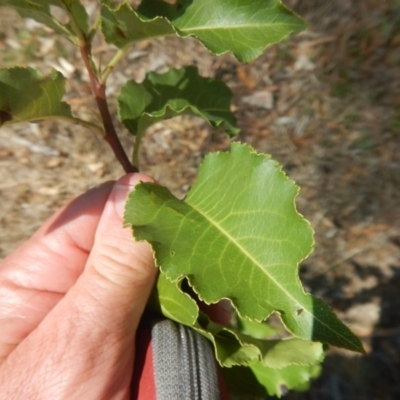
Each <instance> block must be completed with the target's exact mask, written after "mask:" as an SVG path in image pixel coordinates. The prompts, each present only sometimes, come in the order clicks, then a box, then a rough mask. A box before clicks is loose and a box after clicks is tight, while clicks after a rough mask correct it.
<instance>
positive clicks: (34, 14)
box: [0, 0, 88, 41]
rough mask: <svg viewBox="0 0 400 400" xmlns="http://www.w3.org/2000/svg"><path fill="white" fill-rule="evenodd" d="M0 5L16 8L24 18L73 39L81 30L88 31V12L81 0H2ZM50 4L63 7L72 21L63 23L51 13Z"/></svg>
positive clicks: (84, 32)
mask: <svg viewBox="0 0 400 400" xmlns="http://www.w3.org/2000/svg"><path fill="white" fill-rule="evenodd" d="M0 6H8V7H11V8H13V9H14V10H16V11H17V12H18V13H19V14H20V15H21V17H22V18H32V19H34V20H35V21H37V22H40V23H42V24H44V25H46V26H48V27H49V28H51V29H53V30H54V31H55V32H56V33H58V34H59V35H62V36H64V37H66V38H68V39H70V40H72V41H74V39H73V38H74V37H77V36H78V37H79V32H82V33H83V34H86V33H87V32H88V25H87V18H88V16H87V13H86V10H85V8H84V7H83V6H82V4H81V3H80V1H79V0H49V1H41V0H0ZM50 6H56V7H59V8H62V9H63V10H64V11H66V12H67V14H68V15H69V17H70V22H69V23H67V24H63V23H62V22H61V21H59V20H58V19H57V18H55V17H54V16H53V15H52V14H51V10H50Z"/></svg>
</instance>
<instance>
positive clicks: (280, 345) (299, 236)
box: [0, 0, 362, 398]
mask: <svg viewBox="0 0 400 400" xmlns="http://www.w3.org/2000/svg"><path fill="white" fill-rule="evenodd" d="M0 6H8V7H12V8H13V9H15V10H16V11H17V12H18V13H19V14H20V15H21V16H22V17H23V18H33V19H34V20H36V21H37V22H40V23H42V24H44V25H46V26H47V27H48V28H50V29H52V30H53V31H54V32H55V33H56V34H58V35H61V36H62V37H64V38H66V39H68V40H69V41H71V42H72V43H73V44H75V45H76V46H77V47H78V48H79V50H80V52H81V55H82V60H83V63H84V65H85V67H86V69H87V71H88V74H89V78H90V85H91V89H92V92H93V95H94V97H95V99H96V103H97V106H98V111H99V117H100V118H99V119H101V121H102V126H99V125H96V124H94V123H92V122H91V121H86V120H81V119H79V118H77V117H74V116H73V115H72V113H71V110H70V107H69V105H68V104H67V103H66V102H64V101H63V100H62V98H63V96H64V93H65V78H64V77H63V76H62V74H61V73H60V72H58V71H55V70H53V71H52V72H51V73H50V74H48V75H44V74H42V73H41V72H40V71H37V70H36V69H33V68H30V67H14V68H9V69H6V68H0V127H1V126H2V125H8V124H13V123H16V122H35V121H39V120H42V119H48V118H59V119H63V120H69V121H71V122H74V123H78V124H81V125H83V126H86V127H88V128H90V129H92V130H94V131H96V132H98V133H100V134H101V135H102V136H103V137H104V138H105V140H106V141H107V142H108V143H109V144H110V146H111V148H112V149H113V151H114V153H115V155H116V157H117V159H118V160H119V161H120V163H121V165H122V166H123V167H124V169H125V171H126V172H132V171H135V170H138V167H139V160H138V154H139V147H140V144H141V138H142V137H143V136H144V135H145V134H146V131H147V129H148V127H149V126H151V125H152V124H154V123H156V122H160V121H163V120H165V119H168V118H172V117H175V116H177V115H182V114H189V115H195V116H197V117H201V118H203V119H204V120H206V121H207V122H208V123H209V124H210V125H211V126H212V127H219V128H221V129H223V130H225V131H226V132H227V134H228V135H230V136H234V135H236V134H237V133H238V132H239V130H238V129H237V127H236V119H235V117H234V115H233V114H232V112H231V110H230V100H231V97H232V93H231V91H230V89H229V88H228V87H227V86H226V85H225V84H224V83H222V82H219V81H216V80H214V79H211V78H204V77H201V76H200V75H199V73H198V71H197V69H196V68H195V67H192V66H187V67H184V68H179V69H170V70H169V71H167V72H165V73H162V74H157V73H155V72H150V73H148V74H147V76H146V78H145V80H144V81H143V82H141V83H138V82H136V81H134V80H129V81H127V82H126V83H125V84H124V85H123V86H122V88H121V90H120V93H119V96H118V101H117V103H118V104H117V105H118V115H119V119H120V120H121V122H122V123H123V124H124V126H125V127H126V128H127V129H128V131H129V132H130V133H131V134H132V135H133V137H135V150H134V159H133V162H132V163H131V162H130V161H129V159H128V158H127V156H126V153H125V152H124V149H123V148H122V145H121V143H120V141H119V139H118V136H117V134H116V131H115V128H114V124H113V119H112V117H111V113H110V110H109V108H108V102H107V94H106V82H107V78H108V76H109V75H110V74H111V73H112V71H113V69H114V67H115V66H116V65H117V63H118V62H119V61H120V60H121V59H122V57H123V56H124V55H125V54H126V52H127V51H128V50H129V49H130V48H131V46H134V45H135V44H136V43H138V42H140V41H142V40H150V39H155V38H160V37H165V36H170V35H174V36H178V37H180V38H186V37H192V38H195V39H197V40H199V41H200V42H201V43H202V44H203V45H204V46H205V47H206V48H207V49H208V50H210V51H211V52H212V53H214V54H216V55H220V54H223V53H226V52H231V53H232V54H233V55H234V56H235V57H236V58H237V59H238V60H240V61H245V62H248V61H251V60H254V59H255V58H257V57H258V56H259V55H261V54H262V52H263V51H264V50H265V48H266V47H267V46H269V45H270V44H272V43H276V42H279V41H280V40H282V39H283V38H284V37H286V36H287V35H289V34H291V33H295V32H299V31H301V30H303V29H304V28H305V24H304V22H303V21H302V19H301V18H299V17H298V16H297V15H295V14H294V13H293V12H292V11H290V10H289V9H287V8H286V7H285V6H284V5H283V4H282V3H281V1H280V0H177V1H176V2H174V3H173V4H171V3H170V2H165V1H162V0H142V2H141V4H140V5H139V6H138V7H137V8H134V7H132V6H131V5H130V3H129V2H128V1H111V0H100V1H99V13H98V16H97V19H96V20H95V21H94V22H93V23H92V22H91V18H89V16H88V13H87V11H86V10H85V7H84V6H83V5H82V3H81V2H80V1H79V0H50V1H41V0H12V1H11V0H0ZM55 9H56V10H57V12H54V10H55ZM61 14H63V15H61ZM99 32H101V33H102V35H103V36H104V38H105V40H106V41H107V43H109V44H110V45H114V46H116V48H117V50H116V52H115V55H114V56H113V57H112V58H111V59H110V60H109V62H108V63H106V65H105V66H103V68H100V66H98V65H95V62H94V61H93V58H92V55H91V43H92V40H93V37H94V36H95V35H96V34H98V33H99ZM26 88H29V90H26ZM298 190H299V189H298V187H297V186H296V185H295V184H294V182H293V181H292V180H290V179H289V178H288V177H287V176H286V175H285V174H284V173H283V172H282V170H281V167H280V166H279V164H278V163H277V162H275V161H273V160H272V159H271V157H270V156H268V155H265V154H257V153H256V152H255V151H254V150H253V149H251V148H250V147H249V146H247V145H243V144H240V143H237V142H234V143H232V146H231V150H230V152H222V153H214V154H210V155H208V156H207V157H206V158H205V160H204V162H203V164H202V166H201V168H200V170H199V175H198V178H197V180H196V182H195V184H194V185H193V187H192V189H191V190H190V191H189V193H188V195H187V196H186V198H185V199H184V200H178V199H177V198H175V197H174V196H173V195H172V194H171V193H170V192H169V190H168V189H167V188H165V187H162V186H159V185H156V184H152V183H141V184H140V185H138V186H137V187H136V189H135V190H134V191H133V192H132V193H131V194H130V197H129V200H128V203H127V207H126V213H125V223H126V224H128V225H130V226H131V227H132V228H133V234H134V236H135V238H136V239H137V240H146V241H148V242H149V243H150V244H151V246H152V248H153V250H154V256H155V262H156V264H157V266H158V267H159V268H160V275H159V279H158V282H157V285H156V288H155V291H154V296H153V300H154V301H153V302H152V304H153V307H155V308H156V309H157V310H159V312H161V313H162V314H164V316H166V317H167V318H171V319H173V320H175V321H177V322H179V323H181V324H185V325H187V326H190V327H192V328H193V329H195V330H197V331H198V332H199V333H200V334H202V335H204V336H205V337H207V338H208V339H209V340H210V341H211V342H212V344H213V346H214V348H215V355H216V359H217V360H218V362H219V363H220V365H221V366H223V367H226V368H224V375H225V376H226V378H227V380H228V386H229V387H230V388H231V390H232V391H234V392H235V393H236V394H237V395H241V394H243V395H244V396H245V398H249V397H250V396H251V395H255V396H265V394H267V393H268V394H270V395H276V396H281V395H282V394H284V392H285V390H286V389H298V390H303V389H306V388H307V385H308V382H309V380H310V379H311V378H313V377H315V376H317V375H318V373H319V371H320V363H321V361H322V359H323V356H324V347H325V346H326V345H333V346H338V347H343V348H346V349H350V350H355V351H362V345H361V343H360V341H359V339H357V338H356V337H355V336H354V334H353V333H352V332H351V331H350V330H349V329H348V328H347V327H346V326H345V325H344V324H343V323H341V322H340V321H339V319H338V318H337V317H336V316H335V314H334V313H333V312H332V311H331V310H330V309H329V307H328V306H327V305H325V303H324V302H323V301H322V300H320V299H318V298H316V297H314V296H312V295H311V294H308V293H305V292H304V289H303V287H302V285H301V282H300V280H299V277H298V265H299V263H300V262H301V261H302V260H303V259H304V258H306V257H307V256H308V255H309V253H310V252H311V251H312V248H313V231H312V229H311V227H310V225H309V223H308V222H307V221H306V220H305V219H304V218H303V217H302V216H301V215H300V214H299V213H298V212H297V211H296V207H295V198H296V196H297V194H298ZM188 285H189V286H190V288H191V289H190V290H188V289H187V287H188ZM221 299H229V301H230V302H231V303H232V305H233V308H234V310H235V315H234V316H233V318H232V321H231V323H230V324H229V325H227V326H222V325H220V324H218V323H216V322H214V321H212V320H211V319H210V318H209V317H208V316H207V315H206V314H205V313H204V312H202V311H200V308H199V305H198V304H199V302H204V303H207V304H211V303H217V302H219V301H220V300H221ZM273 313H276V314H278V315H279V316H280V318H281V320H282V322H283V325H284V327H282V328H272V327H271V326H270V325H269V317H270V316H271V314H273Z"/></svg>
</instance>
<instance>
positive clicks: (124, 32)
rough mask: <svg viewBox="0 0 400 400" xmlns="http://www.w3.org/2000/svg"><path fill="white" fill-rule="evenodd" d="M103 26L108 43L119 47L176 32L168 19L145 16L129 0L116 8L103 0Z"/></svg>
mask: <svg viewBox="0 0 400 400" xmlns="http://www.w3.org/2000/svg"><path fill="white" fill-rule="evenodd" d="M164 4H165V3H164ZM101 27H102V31H103V34H104V37H105V38H106V41H107V43H111V44H114V45H115V46H117V47H119V48H123V47H126V46H128V45H130V44H133V43H136V42H138V41H140V40H144V39H151V38H155V37H159V36H167V35H171V34H175V30H174V28H173V27H172V25H171V24H170V22H169V21H168V20H167V19H165V18H164V17H158V16H155V17H154V18H151V19H149V18H146V17H143V16H141V15H140V14H138V13H137V12H136V11H135V10H134V9H133V8H132V7H131V6H130V4H129V3H128V2H124V3H122V4H120V6H119V7H118V8H116V9H114V8H112V7H110V6H109V5H107V4H104V2H103V4H102V6H101Z"/></svg>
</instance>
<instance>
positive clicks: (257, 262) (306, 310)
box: [186, 202, 352, 345]
mask: <svg viewBox="0 0 400 400" xmlns="http://www.w3.org/2000/svg"><path fill="white" fill-rule="evenodd" d="M186 204H189V205H190V206H191V207H192V208H193V210H194V211H196V212H197V213H199V214H200V215H201V216H202V217H203V218H204V219H206V220H207V221H208V222H209V223H210V224H212V225H213V226H215V227H216V228H217V229H218V230H219V231H220V232H221V233H222V234H223V235H224V236H225V237H226V238H227V239H228V240H230V241H231V242H232V243H233V244H234V245H235V246H236V247H237V248H238V249H239V251H241V252H242V253H243V254H244V255H245V256H247V257H248V258H249V259H250V260H251V261H252V262H253V263H254V264H255V265H256V266H257V267H259V268H260V269H261V270H262V271H263V272H264V274H265V275H266V276H267V277H268V278H269V279H271V281H272V282H273V283H274V284H275V285H276V286H277V287H278V288H280V289H281V290H282V292H283V293H285V294H286V295H287V296H288V298H290V299H292V300H293V301H294V302H295V303H296V304H298V305H299V306H300V307H301V308H302V309H303V310H304V311H305V312H306V313H307V314H308V315H310V316H311V318H312V319H315V320H316V321H318V322H320V323H321V324H322V325H323V326H324V327H326V328H327V329H328V330H329V331H331V332H333V333H335V334H336V331H335V330H334V329H332V328H331V327H330V326H329V325H327V324H326V323H325V322H324V321H323V320H320V319H318V318H317V317H315V316H314V315H313V314H312V312H311V311H309V310H308V308H307V306H305V305H303V304H301V303H299V302H298V300H297V299H296V298H294V297H293V296H292V295H291V294H290V293H289V292H288V291H287V290H285V289H284V288H283V287H282V285H280V284H279V283H278V282H277V281H276V280H275V279H274V278H273V276H271V275H270V274H269V273H268V271H266V270H265V269H263V268H262V264H260V262H259V261H258V260H257V259H255V258H254V257H253V256H252V255H251V254H250V253H249V252H248V251H247V250H246V249H245V248H244V247H243V246H241V245H240V243H238V242H237V240H236V239H235V238H234V237H233V236H231V235H230V233H229V232H227V231H226V230H225V229H224V228H223V227H222V226H221V225H219V223H218V222H217V221H215V220H214V219H212V218H211V217H209V216H208V215H207V214H205V213H204V212H202V211H201V210H200V209H198V208H196V206H195V205H193V204H190V203H187V202H186ZM305 295H306V294H305ZM345 340H346V341H347V342H348V343H350V345H351V344H352V343H351V342H350V341H348V340H347V339H346V338H345Z"/></svg>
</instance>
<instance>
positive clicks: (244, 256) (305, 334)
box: [125, 143, 362, 351]
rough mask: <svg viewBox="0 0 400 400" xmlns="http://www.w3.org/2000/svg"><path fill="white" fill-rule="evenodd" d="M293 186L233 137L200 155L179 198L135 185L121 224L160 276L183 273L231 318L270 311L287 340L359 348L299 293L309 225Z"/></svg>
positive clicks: (323, 308)
mask: <svg viewBox="0 0 400 400" xmlns="http://www.w3.org/2000/svg"><path fill="white" fill-rule="evenodd" d="M297 193H298V187H297V186H296V185H295V184H294V182H293V181H291V180H290V179H289V178H288V177H287V176H286V175H285V174H284V173H283V172H282V170H281V168H280V167H279V165H278V163H276V162H275V161H273V160H271V158H270V157H269V156H267V155H263V154H257V153H255V152H254V151H253V150H252V149H251V148H250V147H249V146H246V145H243V144H239V143H233V144H232V146H231V151H230V152H228V153H213V154H209V155H208V156H207V157H206V158H205V160H204V162H203V164H202V165H201V168H200V171H199V175H198V178H197V181H196V182H195V184H194V185H193V187H192V188H191V190H190V191H189V193H188V195H187V197H186V198H185V199H184V200H183V201H182V200H178V199H176V198H175V197H174V196H173V195H172V194H171V193H170V192H169V191H168V189H166V188H164V187H161V186H159V185H156V184H153V183H141V184H140V185H138V186H137V187H136V188H135V190H134V191H133V192H132V193H131V194H130V197H129V200H128V204H127V208H126V213H125V222H126V223H128V224H130V225H132V227H133V228H134V229H133V232H134V235H135V237H136V239H137V240H147V241H148V242H150V244H151V246H152V248H153V250H154V252H155V259H156V263H157V265H158V266H159V267H160V268H161V271H162V272H163V273H165V274H166V275H167V277H168V279H169V280H171V281H179V280H181V279H182V278H183V277H186V278H187V280H188V282H189V284H190V285H191V286H192V288H193V289H194V290H195V292H196V293H197V294H198V296H199V298H200V299H201V300H203V301H205V302H206V303H216V302H218V301H219V300H220V299H223V298H228V299H230V300H231V302H232V304H233V305H234V307H235V308H236V310H237V311H238V313H239V315H240V316H241V317H246V318H248V319H253V320H257V321H261V320H264V319H266V318H267V317H268V316H269V315H270V314H271V313H273V312H278V313H279V315H280V317H281V319H282V321H283V323H284V324H285V326H286V328H287V329H288V330H289V331H290V332H291V333H293V334H294V335H295V336H298V337H301V338H303V339H306V340H312V341H318V342H322V343H327V344H331V345H334V346H338V347H343V348H347V349H351V350H356V351H362V345H361V343H360V341H359V339H358V338H357V337H356V336H355V335H354V334H353V333H352V332H351V331H350V330H349V329H348V328H347V327H346V326H345V325H344V324H343V323H342V322H341V321H340V320H339V319H338V318H337V317H336V315H335V314H334V313H333V312H332V311H331V310H330V308H329V307H328V306H327V305H326V304H325V303H324V302H322V301H321V300H320V299H317V298H315V297H313V296H312V295H310V294H306V293H305V292H304V289H303V287H302V285H301V283H300V280H299V277H298V264H299V262H300V261H302V260H303V259H304V258H305V257H307V256H308V254H309V253H310V251H311V250H312V247H313V232H312V229H311V228H310V225H309V223H308V222H307V221H306V220H305V219H304V218H303V217H302V216H301V215H300V214H299V213H298V212H297V211H296V208H295V204H294V200H295V197H296V196H297Z"/></svg>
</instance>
